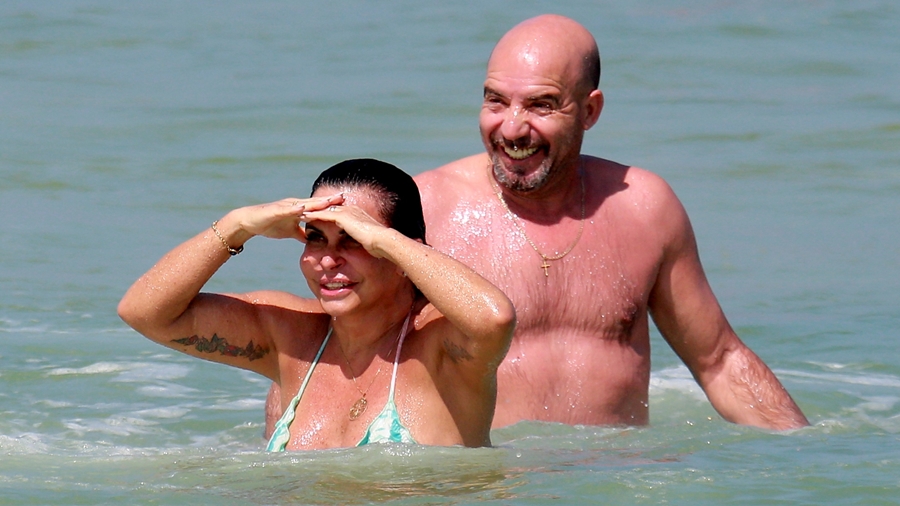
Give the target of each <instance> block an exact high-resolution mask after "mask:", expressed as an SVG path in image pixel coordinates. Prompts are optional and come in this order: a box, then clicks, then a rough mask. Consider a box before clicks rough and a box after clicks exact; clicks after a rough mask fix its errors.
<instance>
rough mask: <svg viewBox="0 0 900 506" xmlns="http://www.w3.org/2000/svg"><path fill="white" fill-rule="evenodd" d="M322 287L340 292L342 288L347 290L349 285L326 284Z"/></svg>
mask: <svg viewBox="0 0 900 506" xmlns="http://www.w3.org/2000/svg"><path fill="white" fill-rule="evenodd" d="M322 286H324V287H325V288H327V289H329V290H340V289H341V288H346V287H347V283H325V284H324V285H322Z"/></svg>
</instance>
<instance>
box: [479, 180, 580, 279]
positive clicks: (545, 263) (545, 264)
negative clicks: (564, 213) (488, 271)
mask: <svg viewBox="0 0 900 506" xmlns="http://www.w3.org/2000/svg"><path fill="white" fill-rule="evenodd" d="M581 169H582V170H581V171H580V172H582V174H581V221H580V222H579V223H578V234H577V235H576V236H575V240H574V241H573V242H572V244H570V245H569V247H568V248H566V250H565V251H563V252H562V253H556V254H555V255H551V256H547V255H545V254H543V253H541V250H539V249H538V247H537V244H535V243H534V241H532V240H531V238H530V237H528V234H527V233H526V232H525V227H523V226H522V224H520V223H519V219H518V216H516V215H515V214H514V213H513V212H512V211H510V210H509V206H508V205H507V204H506V200H504V199H503V192H502V191H501V190H500V186H499V185H497V183H496V182H495V181H494V177H493V175H492V174H491V173H490V165H489V166H488V179H489V180H490V181H491V186H492V187H493V188H494V190H496V193H497V199H498V200H500V204H501V205H502V206H503V209H506V215H507V216H509V219H510V220H511V221H512V222H513V225H515V226H516V228H517V229H519V232H522V235H523V236H525V240H526V241H528V244H530V245H531V248H532V249H533V250H534V251H535V253H537V254H538V256H540V257H541V269H544V276H545V277H548V278H549V277H550V262H553V261H556V260H559V259H561V258H563V257H564V256H566V255H568V254H569V253H571V252H572V250H573V249H575V246H576V245H577V244H578V241H580V240H581V233H582V232H583V231H584V216H585V205H584V201H585V197H584V196H585V189H584V174H583V172H584V162H582V164H581Z"/></svg>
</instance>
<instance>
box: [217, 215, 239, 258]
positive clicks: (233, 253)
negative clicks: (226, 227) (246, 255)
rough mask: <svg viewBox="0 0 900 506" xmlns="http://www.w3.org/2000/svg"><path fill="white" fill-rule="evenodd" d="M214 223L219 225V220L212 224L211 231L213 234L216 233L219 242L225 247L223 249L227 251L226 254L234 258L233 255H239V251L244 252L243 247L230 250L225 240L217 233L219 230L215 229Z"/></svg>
mask: <svg viewBox="0 0 900 506" xmlns="http://www.w3.org/2000/svg"><path fill="white" fill-rule="evenodd" d="M216 223H219V220H216V221H214V222H212V229H213V232H215V233H216V237H218V238H219V240H220V241H222V244H224V245H225V249H227V250H228V254H229V255H231V256H235V255H237V254H238V253H240V252H241V251H244V247H243V246H238V247H237V248H232V247H231V246H229V245H228V242H227V241H225V238H224V237H222V234H220V233H219V230H218V229H217V228H216Z"/></svg>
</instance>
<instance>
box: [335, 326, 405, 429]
mask: <svg viewBox="0 0 900 506" xmlns="http://www.w3.org/2000/svg"><path fill="white" fill-rule="evenodd" d="M407 321H409V318H408V317H407ZM405 328H406V322H404V324H403V326H402V327H400V334H398V335H397V340H396V342H398V343H399V342H400V336H402V335H403V330H404V329H405ZM337 345H338V349H339V350H341V355H343V356H344V360H346V361H347V368H348V369H350V376H351V377H352V378H353V386H355V387H356V390H357V391H358V392H359V393H360V395H362V397H360V398H359V400H358V401H356V402H354V403H353V405H352V406H350V420H351V421H352V420H356V419H357V418H359V417H360V416H362V414H363V413H365V412H366V408H368V407H369V401H367V400H366V394H368V393H369V389H370V388H372V385H374V384H375V380H376V379H378V375H379V374H381V367H382V366H384V362H381V364H379V365H378V370H377V371H375V376H373V377H372V381H370V382H369V386H367V387H366V390H365V391H362V390H360V388H359V383H357V382H356V373H354V372H353V365H351V364H350V359H349V358H348V357H347V353H346V352H344V347H343V346H341V342H340V341H338V343H337ZM393 353H394V347H393V346H392V347H391V353H389V354H388V360H390V358H391V355H392V354H393Z"/></svg>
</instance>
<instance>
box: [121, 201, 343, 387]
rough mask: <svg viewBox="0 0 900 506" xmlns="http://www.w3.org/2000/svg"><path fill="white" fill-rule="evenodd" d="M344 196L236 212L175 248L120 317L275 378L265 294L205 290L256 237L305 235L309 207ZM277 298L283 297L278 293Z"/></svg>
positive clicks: (171, 343)
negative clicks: (304, 218) (304, 220)
mask: <svg viewBox="0 0 900 506" xmlns="http://www.w3.org/2000/svg"><path fill="white" fill-rule="evenodd" d="M342 201H343V197H342V196H340V195H334V196H329V197H322V198H315V199H285V200H281V201H278V202H273V203H270V204H262V205H258V206H250V207H244V208H240V209H235V210H234V211H231V212H229V213H228V214H227V215H225V217H223V218H222V219H221V220H219V221H217V222H215V223H214V224H213V225H212V226H211V227H210V228H208V229H207V230H205V231H203V232H201V233H200V234H198V235H196V236H195V237H193V238H192V239H189V240H188V241H186V242H184V243H182V244H181V245H179V246H178V247H176V248H175V249H173V250H172V251H170V252H168V253H167V254H166V255H165V256H163V257H162V259H160V260H159V262H157V263H156V265H154V266H153V267H152V268H151V269H150V270H149V271H147V272H146V273H145V274H144V275H143V276H141V277H140V278H139V279H138V280H137V281H135V282H134V284H133V285H131V287H130V288H129V289H128V291H127V292H126V293H125V295H124V297H122V300H121V301H120V302H119V306H118V313H119V316H120V317H121V318H122V319H123V320H124V321H125V322H126V323H128V325H130V326H131V327H133V328H134V329H135V330H137V331H138V332H140V333H141V334H143V335H144V336H146V337H148V338H149V339H151V340H153V341H156V342H157V343H159V344H162V345H164V346H168V347H170V348H173V349H175V350H178V351H182V352H184V353H187V354H189V355H193V356H197V357H199V358H203V359H206V360H212V361H215V362H222V363H226V364H229V365H233V366H236V367H241V368H244V369H249V370H253V371H256V372H259V373H260V374H263V375H265V376H268V377H270V378H273V379H275V377H277V357H276V354H275V353H272V351H273V347H274V343H273V342H272V340H271V336H270V335H269V334H268V333H267V332H265V331H264V330H265V323H264V320H265V318H264V315H263V314H261V311H260V309H259V303H260V302H262V303H266V302H270V301H265V300H260V299H259V297H258V296H257V295H258V294H257V295H254V294H244V295H220V294H205V293H200V290H201V289H202V288H203V286H204V285H205V284H206V282H207V281H209V279H210V278H211V277H212V276H213V274H215V272H216V271H217V270H218V269H219V268H220V267H221V266H222V265H223V264H224V263H225V262H226V261H227V260H228V259H229V258H231V256H233V255H236V254H237V253H239V252H240V251H241V250H242V248H243V245H244V243H245V242H246V241H248V240H249V239H250V238H251V237H254V236H256V235H262V236H265V237H270V238H276V239H283V238H293V239H297V240H300V241H302V240H304V239H305V237H304V236H303V230H302V229H301V228H300V227H299V226H298V223H299V221H300V216H301V215H302V213H303V212H304V211H305V210H309V209H322V208H325V207H327V206H330V205H333V204H339V203H341V202H342ZM273 297H274V298H275V299H277V298H278V296H277V294H276V295H273Z"/></svg>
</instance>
